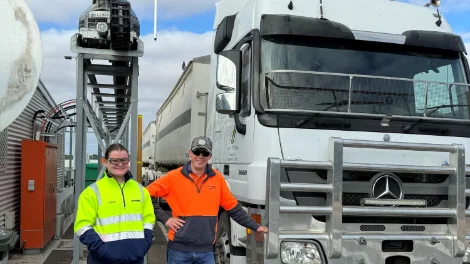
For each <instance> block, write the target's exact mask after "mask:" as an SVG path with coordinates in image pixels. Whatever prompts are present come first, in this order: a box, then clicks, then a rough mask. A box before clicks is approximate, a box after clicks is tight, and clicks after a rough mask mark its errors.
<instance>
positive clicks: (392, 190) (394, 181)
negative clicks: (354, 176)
mask: <svg viewBox="0 0 470 264" xmlns="http://www.w3.org/2000/svg"><path fill="white" fill-rule="evenodd" d="M371 195H372V198H375V199H397V200H400V199H403V196H404V195H403V186H402V183H401V180H400V178H398V177H397V176H396V175H394V174H390V173H383V174H379V175H377V176H376V178H375V181H374V182H373V184H372V193H371Z"/></svg>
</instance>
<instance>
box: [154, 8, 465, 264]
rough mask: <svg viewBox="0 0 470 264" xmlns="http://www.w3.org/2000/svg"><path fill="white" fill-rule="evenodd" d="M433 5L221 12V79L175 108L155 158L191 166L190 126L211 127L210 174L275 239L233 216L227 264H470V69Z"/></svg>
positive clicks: (225, 236)
mask: <svg viewBox="0 0 470 264" xmlns="http://www.w3.org/2000/svg"><path fill="white" fill-rule="evenodd" d="M425 4H426V3H423V6H416V5H412V4H408V3H402V2H396V1H390V0H355V1H344V0H328V1H321V0H319V1H313V0H292V1H279V0H237V1H234V0H223V1H220V2H218V3H217V4H216V15H215V21H214V30H215V31H216V32H215V35H214V39H213V41H214V42H213V43H214V45H213V47H212V51H211V52H212V54H211V60H210V67H211V72H210V78H205V77H204V80H206V81H205V82H204V83H203V84H200V83H198V84H196V85H193V86H192V90H186V89H185V90H184V92H185V94H188V97H186V96H185V95H183V90H181V88H180V90H175V91H173V92H172V94H171V96H170V98H169V99H168V100H167V102H165V104H164V106H163V107H162V109H161V110H160V111H159V114H157V128H158V130H159V132H158V134H157V144H156V146H157V147H156V148H157V153H156V157H157V162H159V163H160V164H161V165H162V166H163V167H164V166H167V167H176V166H179V165H181V164H182V163H183V162H185V161H186V160H188V158H187V157H185V156H184V155H185V154H186V153H187V151H188V145H189V140H190V139H191V138H192V137H193V136H196V134H198V135H199V134H202V133H203V131H202V130H196V129H195V130H191V131H197V133H193V132H191V133H188V129H189V126H188V127H186V126H185V125H186V124H187V122H186V121H187V120H190V121H191V127H192V126H193V124H194V123H196V122H198V124H199V125H201V127H202V124H207V126H204V127H206V130H205V133H206V134H207V136H209V137H210V138H212V140H213V146H214V150H213V152H214V153H213V158H212V161H211V162H212V166H213V167H214V168H216V169H218V170H219V171H221V172H222V173H223V174H224V175H225V177H226V180H227V182H228V184H229V187H230V189H231V191H232V193H233V194H234V196H235V197H236V198H237V199H238V200H239V201H240V202H241V203H242V205H243V206H244V207H245V208H246V210H247V211H248V213H249V214H250V215H251V216H252V217H253V218H254V219H255V220H256V221H258V222H260V223H262V224H264V225H267V226H268V227H269V230H270V231H269V233H268V234H267V235H266V236H264V237H259V235H257V234H253V233H252V232H250V231H249V230H246V229H245V228H242V227H241V226H239V225H238V224H237V223H235V222H234V221H232V220H230V219H229V218H228V217H227V215H226V213H224V212H222V211H221V214H220V218H219V225H218V227H219V229H218V234H217V238H216V241H217V244H216V261H217V263H232V264H234V263H286V264H295V263H310V264H325V263H328V264H338V263H346V264H353V263H354V264H357V263H360V264H366V263H367V264H408V263H413V264H415V263H433V264H437V263H442V264H443V263H453V264H456V263H462V262H463V263H470V260H469V253H470V250H469V249H468V245H469V242H470V234H469V232H468V230H469V228H468V227H467V223H466V219H467V216H468V215H470V211H469V210H468V207H469V198H468V197H467V196H468V195H470V189H469V188H467V182H466V174H468V171H467V167H469V164H470V160H469V159H470V157H469V158H467V157H466V156H465V150H466V149H469V147H470V139H469V138H468V137H469V135H470V114H469V108H468V104H469V87H468V86H469V83H470V72H469V65H468V62H467V59H466V50H465V45H464V43H463V41H462V39H461V37H459V36H458V35H455V34H453V33H452V30H451V27H450V26H449V24H448V23H447V21H446V20H445V18H444V17H443V16H442V15H441V14H440V13H439V11H438V9H436V7H438V6H439V4H440V1H433V2H431V3H428V4H426V6H425ZM199 77H200V76H199ZM182 79H184V76H183V77H182ZM178 83H179V84H180V83H181V79H180V81H179V82H178ZM201 89H207V90H206V91H207V92H208V104H207V106H208V110H207V115H206V116H205V117H206V118H207V119H206V120H204V122H203V120H202V117H201V118H200V120H199V121H197V118H198V117H197V116H196V113H197V112H201V109H202V108H203V107H204V106H205V104H204V103H205V101H203V100H202V99H200V98H198V99H196V96H195V95H196V94H197V92H198V91H200V90H201ZM190 97H191V99H189V98H190ZM185 98H186V99H185ZM184 100H186V101H184ZM189 100H191V102H192V103H188V102H189ZM196 100H200V101H196ZM196 102H197V103H198V104H196ZM195 108H197V109H195ZM189 109H192V111H190V110H189ZM166 111H167V112H166ZM188 111H190V112H188ZM188 113H191V118H189V117H188ZM206 122H207V123H206ZM191 129H192V128H191ZM159 149H160V151H159ZM165 164H166V165H165Z"/></svg>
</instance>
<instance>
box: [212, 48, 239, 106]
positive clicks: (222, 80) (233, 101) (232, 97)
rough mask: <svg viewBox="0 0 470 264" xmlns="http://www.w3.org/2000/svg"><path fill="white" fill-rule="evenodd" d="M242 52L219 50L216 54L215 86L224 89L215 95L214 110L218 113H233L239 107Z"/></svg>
mask: <svg viewBox="0 0 470 264" xmlns="http://www.w3.org/2000/svg"><path fill="white" fill-rule="evenodd" d="M241 60H242V52H241V51H240V50H225V51H221V52H220V53H219V55H218V56H217V74H216V85H217V88H219V89H221V90H224V91H226V92H225V93H221V94H218V95H217V97H216V111H217V112H218V113H220V114H229V115H231V114H234V113H236V112H238V109H239V107H238V106H239V96H240V77H241V68H240V65H241Z"/></svg>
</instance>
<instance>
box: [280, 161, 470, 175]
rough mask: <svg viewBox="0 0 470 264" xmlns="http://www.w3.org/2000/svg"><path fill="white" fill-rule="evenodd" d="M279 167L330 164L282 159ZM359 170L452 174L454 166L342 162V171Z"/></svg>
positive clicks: (327, 166) (326, 166)
mask: <svg viewBox="0 0 470 264" xmlns="http://www.w3.org/2000/svg"><path fill="white" fill-rule="evenodd" d="M281 167H282V168H286V169H311V170H313V169H317V170H329V169H331V168H332V164H331V162H329V161H313V162H312V161H300V160H298V161H296V160H282V161H281ZM349 170H360V171H369V172H373V171H377V172H378V171H380V172H395V173H399V172H402V173H426V174H453V173H455V168H454V167H438V166H413V165H393V164H367V163H348V162H345V163H343V171H349ZM466 174H467V175H470V169H467V170H466Z"/></svg>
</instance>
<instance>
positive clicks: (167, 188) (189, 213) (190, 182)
mask: <svg viewBox="0 0 470 264" xmlns="http://www.w3.org/2000/svg"><path fill="white" fill-rule="evenodd" d="M147 190H148V191H149V193H150V195H152V196H154V197H163V198H165V200H166V201H167V203H168V204H169V205H170V207H171V210H172V215H173V217H175V218H180V219H183V220H184V221H185V223H184V226H183V227H181V228H180V229H179V230H178V231H177V232H176V233H175V232H174V231H173V230H171V229H170V230H169V232H168V240H169V241H168V246H169V247H170V248H172V249H175V250H182V251H198V252H209V251H213V247H214V246H213V244H214V243H215V240H216V234H217V225H218V212H219V207H222V208H223V209H224V210H225V211H227V213H228V214H229V216H230V217H232V219H233V220H235V221H236V222H238V223H239V224H241V225H243V226H245V227H247V228H250V229H252V230H257V229H258V227H259V225H258V224H256V222H255V221H254V220H253V219H252V218H251V217H250V216H248V215H247V214H246V212H245V211H244V210H243V208H242V207H241V206H240V205H239V203H238V201H237V200H236V199H235V198H234V197H233V195H232V193H231V192H230V190H229V188H228V186H227V183H226V182H225V179H224V177H223V175H222V174H221V173H220V172H219V171H217V170H215V169H212V168H210V167H209V166H208V167H207V169H206V173H205V174H204V175H202V176H196V175H194V174H193V173H192V172H191V167H190V162H188V163H187V164H186V165H185V166H184V167H181V168H178V169H175V170H172V171H170V172H168V173H167V174H166V175H165V176H163V177H161V178H159V179H158V180H156V181H154V182H153V183H151V184H150V185H149V186H147ZM163 213H164V212H163ZM165 214H166V213H164V214H161V213H158V212H156V215H157V220H159V221H161V222H163V223H166V221H168V219H169V217H168V215H165Z"/></svg>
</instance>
